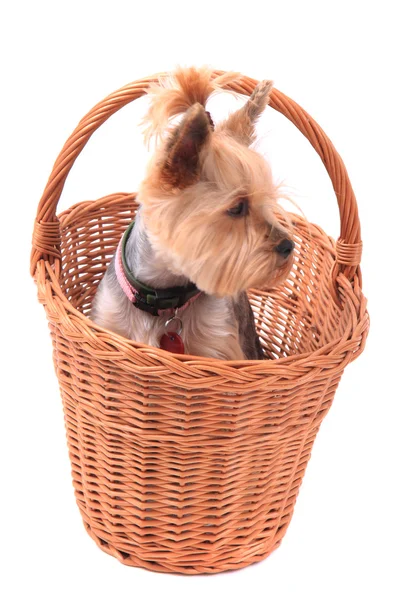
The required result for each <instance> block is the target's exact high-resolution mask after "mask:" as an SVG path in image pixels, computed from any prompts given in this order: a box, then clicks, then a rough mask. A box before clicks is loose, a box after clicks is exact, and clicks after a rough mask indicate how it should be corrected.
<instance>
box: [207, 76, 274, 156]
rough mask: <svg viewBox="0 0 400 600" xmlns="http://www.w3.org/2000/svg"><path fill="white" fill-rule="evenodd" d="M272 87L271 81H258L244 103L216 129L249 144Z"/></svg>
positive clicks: (253, 139) (252, 139) (253, 136)
mask: <svg viewBox="0 0 400 600" xmlns="http://www.w3.org/2000/svg"><path fill="white" fill-rule="evenodd" d="M272 87H273V82H272V81H260V83H259V84H258V85H257V86H256V87H255V88H254V91H253V93H252V94H251V96H250V98H249V99H248V101H247V102H246V104H245V105H244V106H242V108H239V110H237V111H236V112H234V113H232V114H231V115H230V116H229V117H228V119H227V120H226V121H224V122H223V123H221V124H220V125H219V126H218V129H219V130H223V131H228V132H229V133H231V134H232V135H233V136H234V137H235V138H236V139H237V140H239V141H240V142H241V143H242V144H245V145H246V146H249V145H250V144H251V143H252V142H254V141H255V124H256V122H257V119H258V118H259V116H260V115H261V113H262V112H263V110H264V109H265V107H266V106H267V104H268V101H269V96H270V93H271V90H272Z"/></svg>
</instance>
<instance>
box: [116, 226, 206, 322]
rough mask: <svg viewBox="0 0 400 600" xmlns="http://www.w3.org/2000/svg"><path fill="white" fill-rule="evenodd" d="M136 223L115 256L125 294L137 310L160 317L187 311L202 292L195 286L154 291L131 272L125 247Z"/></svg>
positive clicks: (127, 233) (119, 279)
mask: <svg viewBox="0 0 400 600" xmlns="http://www.w3.org/2000/svg"><path fill="white" fill-rule="evenodd" d="M134 223H135V222H134V221H133V222H132V223H131V225H130V226H129V227H128V229H127V230H126V232H125V234H124V235H123V236H122V238H121V240H120V242H119V244H118V248H117V252H116V255H115V272H116V275H117V280H118V283H119V285H120V286H121V288H122V290H123V292H124V294H125V295H126V296H127V298H129V300H130V302H132V304H134V305H135V306H136V307H137V308H139V309H141V310H143V311H145V312H147V313H149V314H151V315H153V316H159V317H169V316H172V315H176V314H177V313H179V312H181V311H183V310H185V308H187V307H188V306H189V304H192V302H194V301H195V300H196V299H197V298H198V297H199V296H201V294H202V292H201V291H200V290H198V289H197V288H196V286H195V285H194V284H190V285H189V286H187V287H175V288H167V289H152V288H149V287H147V286H145V285H144V284H142V283H141V282H139V281H138V280H137V279H135V278H134V276H133V274H132V273H131V272H130V271H129V269H128V266H127V264H126V260H125V246H126V241H127V239H128V237H129V234H130V232H131V230H132V228H133V226H134Z"/></svg>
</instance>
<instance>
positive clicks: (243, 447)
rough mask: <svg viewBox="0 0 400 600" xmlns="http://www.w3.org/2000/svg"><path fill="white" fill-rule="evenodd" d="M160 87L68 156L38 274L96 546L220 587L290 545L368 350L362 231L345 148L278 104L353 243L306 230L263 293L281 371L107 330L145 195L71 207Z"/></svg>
mask: <svg viewBox="0 0 400 600" xmlns="http://www.w3.org/2000/svg"><path fill="white" fill-rule="evenodd" d="M217 74H221V71H215V75H217ZM155 80H157V76H153V77H149V78H148V79H144V80H141V81H136V82H134V83H132V84H129V85H127V86H126V87H124V88H122V89H121V90H118V91H117V92H115V93H114V94H112V95H111V96H109V97H108V98H106V99H105V100H104V101H103V102H101V103H99V104H98V105H97V106H96V107H94V109H93V110H92V111H90V113H89V114H88V115H87V116H86V117H85V118H84V119H83V120H82V121H81V122H80V124H79V125H78V127H77V129H76V130H75V131H74V133H73V134H72V135H71V137H70V138H69V140H68V141H67V143H66V144H65V146H64V148H63V150H62V152H61V154H60V156H59V158H58V159H57V161H56V163H55V166H54V169H53V172H52V174H51V176H50V179H49V182H48V184H47V187H46V189H45V192H44V194H43V197H42V199H41V201H40V204H39V208H38V213H37V219H36V222H35V230H34V237H33V250H32V255H31V272H32V275H33V276H34V277H35V280H36V283H37V287H38V295H39V299H40V302H42V303H43V305H44V307H45V309H46V313H47V318H48V321H49V326H50V331H51V336H52V340H53V348H54V354H53V356H54V364H55V369H56V373H57V377H58V379H59V384H60V390H61V396H62V400H63V406H64V413H65V423H66V430H67V440H68V448H69V456H70V459H71V465H72V477H73V485H74V488H75V496H76V500H77V503H78V506H79V509H80V512H81V515H82V518H83V521H84V524H85V527H86V529H87V531H88V533H89V534H90V535H91V537H92V538H93V539H94V540H95V541H96V543H97V544H98V545H99V546H100V547H101V549H102V550H104V551H105V552H107V553H109V554H112V555H113V556H115V557H116V558H118V560H120V561H121V562H122V563H124V564H126V565H131V566H139V567H145V568H147V569H151V570H154V571H164V572H173V573H187V574H198V573H217V572H220V571H226V570H230V569H238V568H241V567H244V566H247V565H249V564H251V563H254V562H257V561H260V560H262V559H263V558H265V557H266V556H267V555H268V554H270V553H271V552H272V551H273V550H274V549H275V548H276V547H277V546H278V545H279V544H280V541H281V540H282V537H283V536H284V534H285V531H286V529H287V527H288V525H289V522H290V519H291V517H292V513H293V509H294V505H295V501H296V497H297V494H298V491H299V487H300V485H301V481H302V478H303V475H304V472H305V469H306V466H307V462H308V459H309V457H310V453H311V449H312V445H313V442H314V439H315V436H316V433H317V431H318V429H319V426H320V424H321V421H322V419H323V418H324V416H325V415H326V413H327V411H328V410H329V407H330V405H331V403H332V400H333V397H334V393H335V391H336V387H337V385H338V383H339V380H340V377H341V375H342V373H343V369H344V367H345V366H346V365H347V364H348V363H349V362H351V361H352V360H354V359H355V358H356V357H357V356H358V355H359V354H360V353H361V352H362V350H363V348H364V344H365V340H366V337H367V332H368V324H369V320H368V314H367V311H366V300H365V298H364V296H363V294H362V290H361V275H360V268H359V262H360V259H361V237H360V224H359V219H358V213H357V204H356V200H355V197H354V194H353V191H352V188H351V185H350V182H349V180H348V176H347V172H346V169H345V167H344V165H343V162H342V161H341V159H340V157H339V155H338V154H337V152H336V150H335V149H334V147H333V146H332V143H331V142H330V141H329V139H328V138H327V137H326V135H325V134H324V132H323V131H322V130H321V128H320V127H319V126H318V125H317V124H316V123H315V121H313V119H312V118H311V117H310V116H309V115H307V113H306V112H305V111H304V110H303V109H301V108H300V107H299V106H298V105H297V104H296V103H295V102H293V101H292V100H290V99H289V98H288V97H286V96H285V95H284V94H282V93H281V92H279V91H278V90H274V91H273V93H272V96H271V102H270V104H271V106H272V107H273V108H275V109H276V110H278V111H280V112H281V113H283V114H284V115H285V116H286V117H288V118H289V119H290V120H291V121H292V122H293V123H294V124H295V125H296V127H298V129H300V131H302V133H303V134H304V135H305V136H306V137H307V138H308V139H309V141H310V143H311V144H312V145H313V147H314V148H315V150H316V151H317V152H318V154H319V155H320V156H321V159H322V160H323V163H324V165H325V167H326V169H327V171H328V173H329V175H330V177H331V179H332V183H333V187H334V190H335V192H336V195H337V198H338V205H339V210H340V216H341V234H340V238H339V240H338V242H336V243H335V242H334V241H333V240H332V239H331V238H329V237H328V236H327V235H326V234H325V233H324V231H323V230H322V229H321V228H320V227H318V226H316V225H312V224H309V223H306V222H305V221H304V220H303V219H302V218H301V217H299V216H294V215H293V221H294V225H295V242H296V249H295V261H294V265H293V269H292V272H291V274H290V276H289V277H288V279H287V281H286V282H285V283H284V284H283V285H282V286H281V287H279V288H277V289H275V290H273V291H272V292H268V293H265V292H261V291H258V290H251V291H250V292H249V298H250V302H251V305H252V308H253V311H254V317H255V322H256V327H257V331H258V334H259V336H260V340H261V343H262V345H263V348H264V351H265V355H266V357H267V358H268V359H271V360H265V361H237V362H231V361H220V360H216V359H206V358H201V357H195V356H185V355H173V354H169V353H166V352H164V351H162V350H159V349H156V348H152V347H149V346H145V345H142V344H137V343H135V342H132V341H130V340H127V339H125V338H122V337H120V336H118V335H116V334H113V333H111V332H109V331H106V330H104V329H102V328H100V327H98V326H96V325H95V324H94V323H92V322H91V321H90V319H89V315H90V307H91V302H92V299H93V297H94V294H95V291H96V288H97V285H98V284H99V282H100V280H101V278H102V276H103V274H104V272H105V270H106V268H107V265H108V263H109V262H110V260H111V258H112V256H113V253H114V251H115V249H116V246H117V244H118V241H119V239H120V237H121V236H122V234H123V232H124V231H125V229H126V228H127V226H128V224H129V223H130V222H131V220H132V218H133V217H134V214H135V211H136V208H137V206H136V204H135V195H134V194H124V193H120V194H114V195H111V196H107V197H105V198H102V199H100V200H97V201H90V202H81V203H79V204H77V205H75V206H74V207H72V208H71V209H69V210H67V211H65V212H64V213H62V214H61V215H59V216H56V209H57V203H58V200H59V197H60V195H61V192H62V189H63V186H64V182H65V179H66V177H67V175H68V173H69V171H70V169H71V167H72V165H73V163H74V161H75V159H76V157H77V156H78V155H79V153H80V152H81V150H82V148H83V147H84V146H85V144H86V142H87V141H88V139H89V138H90V136H91V135H92V133H93V132H94V131H95V130H96V129H97V128H98V127H99V126H100V125H101V124H102V123H103V122H104V121H105V120H106V119H107V118H108V117H110V116H111V115H112V114H113V113H115V112H116V111H117V110H118V109H119V108H121V107H122V106H124V105H125V104H127V103H128V102H131V101H132V100H135V99H136V98H138V97H140V96H142V95H143V94H145V93H146V89H147V87H148V85H149V83H150V82H152V81H155ZM256 84H257V82H256V81H255V80H253V79H249V78H243V80H242V81H240V82H239V83H235V84H230V85H229V86H227V87H228V88H229V89H232V90H234V91H236V92H238V93H241V94H245V95H249V94H251V92H252V90H253V89H254V87H255V85H256ZM60 518H61V515H60Z"/></svg>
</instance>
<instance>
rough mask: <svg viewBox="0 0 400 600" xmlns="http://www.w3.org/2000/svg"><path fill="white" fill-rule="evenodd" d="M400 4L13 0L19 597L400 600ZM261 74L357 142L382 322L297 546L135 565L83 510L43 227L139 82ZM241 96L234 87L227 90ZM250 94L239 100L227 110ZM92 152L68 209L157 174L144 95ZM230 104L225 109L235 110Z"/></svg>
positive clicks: (281, 135) (12, 589)
mask: <svg viewBox="0 0 400 600" xmlns="http://www.w3.org/2000/svg"><path fill="white" fill-rule="evenodd" d="M395 8H396V2H394V0H393V1H385V0H381V1H380V2H370V1H368V0H365V1H364V2H361V1H351V0H347V1H346V2H342V1H341V0H337V1H336V2H322V1H320V2H310V1H305V0H302V1H298V2H293V3H290V2H263V3H262V2H255V1H253V0H247V1H245V2H242V3H239V2H235V1H234V0H231V1H230V2H217V1H216V0H215V1H214V2H212V3H211V2H205V1H203V2H196V3H190V2H174V1H173V0H171V1H169V2H160V3H157V2H155V1H154V2H145V1H144V0H143V1H142V2H126V3H124V2H118V1H114V2H107V3H105V2H101V1H98V2H96V3H95V2H93V3H92V2H85V1H81V2H74V1H70V2H63V3H61V2H57V1H53V2H43V1H40V0H36V1H35V2H28V1H26V2H11V1H9V2H8V3H7V4H6V3H5V4H4V5H3V8H2V14H1V15H0V28H1V31H0V44H1V64H2V68H1V83H2V85H1V87H2V92H1V99H0V102H1V117H0V118H1V138H0V143H1V153H2V156H1V163H0V164H1V177H0V186H1V202H2V208H1V222H2V227H1V235H0V243H1V262H2V268H1V273H2V277H1V296H0V302H1V309H2V310H1V322H2V328H1V331H2V350H3V352H2V354H3V358H2V360H1V367H2V375H1V384H0V385H1V415H0V418H1V438H0V439H1V490H2V491H1V497H0V501H1V555H2V556H1V559H0V560H1V562H0V571H1V573H2V575H1V580H0V585H1V587H3V588H4V591H3V593H2V594H1V595H2V598H5V599H7V600H8V599H15V598H16V599H25V598H27V599H28V598H29V599H31V598H33V599H36V598H40V599H41V600H48V599H61V600H63V599H64V598H74V599H76V600H84V599H87V598H96V600H103V599H104V600H105V599H107V600H108V599H109V598H127V599H128V598H129V599H130V598H132V599H133V598H138V597H143V598H149V599H159V598H160V599H161V598H166V599H169V598H171V599H174V600H180V599H181V598H185V599H186V598H190V599H197V598H204V597H206V598H209V599H211V600H213V599H217V598H218V599H219V598H221V597H227V598H233V599H236V598H238V599H239V598H243V597H249V598H268V599H273V600H280V599H285V600H286V599H292V598H296V599H300V600H302V599H307V600H314V599H315V600H317V599H318V600H320V599H324V600H326V599H331V598H332V599H333V598H335V599H337V598H340V599H344V600H347V599H349V600H350V599H352V600H353V599H358V598H360V599H364V598H377V599H379V600H381V599H383V600H386V599H388V600H391V599H398V598H399V597H400V584H399V558H400V556H399V535H400V527H399V510H400V503H399V492H398V489H399V478H398V472H399V467H398V463H399V446H398V439H399V433H398V429H399V425H398V423H399V409H398V402H399V400H400V397H399V396H400V394H399V376H398V374H399V372H400V366H399V364H398V363H399V338H400V330H399V310H398V308H399V289H398V279H399V278H398V269H399V244H398V231H399V223H398V221H399V184H398V180H399V177H398V171H399V163H400V153H399V134H400V131H399V118H398V114H399V99H400V98H399V84H398V77H399V67H398V63H399V57H400V47H399V43H398V36H399V33H398V23H399V21H398V17H396V16H395ZM179 63H181V64H186V65H190V64H196V65H202V64H210V65H211V66H213V67H215V68H220V69H226V70H229V69H234V70H239V71H242V72H243V73H245V74H246V75H249V76H252V77H255V78H258V79H262V78H271V79H274V81H275V84H276V87H277V88H278V89H281V90H282V91H284V92H285V93H286V94H288V95H289V96H291V97H292V98H294V99H295V100H296V101H297V102H298V103H299V104H300V105H302V106H303V107H304V108H305V109H306V110H307V111H308V112H309V113H310V114H311V115H312V116H313V117H314V118H315V119H316V120H317V121H318V122H319V123H320V125H321V126H322V127H323V128H324V129H325V131H326V132H327V134H328V135H329V136H330V137H331V139H332V141H333V142H334V144H335V145H336V147H337V149H338V150H339V152H340V153H341V155H342V157H343V159H344V162H345V164H346V166H347V168H348V171H349V174H350V177H351V180H352V183H353V186H354V189H355V192H356V196H357V198H358V203H359V210H360V217H361V222H362V232H363V240H364V244H365V250H364V255H363V262H362V265H363V274H364V291H365V294H366V296H367V297H368V299H369V310H370V314H371V333H370V336H369V339H368V343H367V347H366V350H365V352H364V354H363V355H362V356H361V357H360V358H359V359H358V361H356V362H355V363H353V364H352V365H350V366H349V367H348V368H347V369H346V372H345V375H344V377H343V380H342V383H341V385H340V387H339V390H338V392H337V395H336V398H335V401H334V403H333V406H332V409H331V411H330V413H329V414H328V416H327V417H326V419H325V421H324V423H323V425H322V427H321V430H320V433H319V435H318V438H317V441H316V443H315V446H314V450H313V455H312V458H311V461H310V463H309V466H308V469H307V473H306V476H305V479H304V483H303V485H302V488H301V491H300V495H299V498H298V502H297V505H296V508H295V513H294V517H293V520H292V523H291V525H290V527H289V530H288V532H287V534H286V536H285V538H284V540H283V543H282V545H281V547H280V548H279V549H278V550H277V551H276V552H275V553H274V554H273V555H272V556H271V557H269V558H268V559H266V560H265V561H263V562H262V563H260V564H258V565H256V566H253V567H249V568H247V569H244V570H242V571H238V572H233V573H229V574H222V575H215V576H206V577H204V576H203V577H201V576H198V577H181V576H174V575H160V574H155V573H150V572H147V571H144V570H142V569H133V568H128V567H124V566H122V565H121V564H119V562H118V561H117V560H116V559H114V558H112V557H110V556H108V555H106V554H104V553H102V552H101V551H100V550H99V549H98V548H97V546H96V545H95V544H94V542H93V541H92V540H91V539H90V538H89V537H88V536H87V534H86V533H85V531H84V528H83V525H82V522H81V518H80V515H79V513H78V509H77V507H76V505H75V501H74V497H73V492H72V485H71V478H70V465H69V461H68V457H67V450H66V443H65V433H64V424H63V415H62V408H61V400H60V398H59V393H58V384H57V381H56V378H55V375H54V373H53V367H52V357H51V344H50V338H49V335H48V331H47V325H46V320H45V314H44V311H43V309H42V307H41V306H40V305H39V304H38V303H37V301H36V289H35V286H34V284H33V282H32V280H31V279H30V277H29V273H28V263H29V252H30V240H31V231H32V226H33V221H34V216H35V211H36V207H37V203H38V201H39V199H40V196H41V192H42V190H43V188H44V185H45V183H46V180H47V177H48V176H49V174H50V171H51V167H52V164H53V162H54V160H55V158H56V156H57V154H58V152H59V151H60V149H61V147H62V145H63V143H64V141H65V140H66V139H67V137H68V135H69V134H70V133H71V131H72V130H73V128H74V127H75V125H76V124H77V122H78V120H79V119H80V118H81V117H82V116H83V115H84V114H85V113H86V112H87V111H88V110H89V109H90V108H91V107H92V106H93V105H94V104H96V103H97V102H98V101H99V100H101V99H102V98H103V97H104V96H106V95H107V94H109V93H110V92H112V91H114V90H115V89H117V88H119V87H121V86H122V85H124V84H126V83H128V82H129V81H132V80H134V79H138V78H140V77H143V76H145V75H150V74H153V73H155V72H158V71H163V70H168V69H171V68H173V67H174V66H175V65H177V64H179ZM224 98H225V96H224ZM231 104H232V100H230V99H229V98H226V105H225V106H226V110H228V109H229V108H230V106H231ZM135 105H137V106H131V107H128V108H126V109H124V110H123V111H121V112H120V113H119V114H118V115H117V116H115V117H113V118H112V119H111V120H110V121H109V122H108V123H107V124H106V125H105V126H104V127H103V128H102V130H101V131H100V132H99V133H98V134H96V135H95V136H94V137H93V138H92V140H91V141H90V143H89V144H88V147H87V150H85V152H84V153H83V155H82V157H81V158H80V159H79V160H78V162H77V164H76V167H74V169H73V172H72V173H71V177H70V180H69V182H68V185H67V186H66V189H65V194H64V195H63V197H62V199H61V203H60V206H61V208H66V207H67V206H69V205H70V204H72V203H75V202H78V201H80V200H86V199H91V198H98V197H100V196H102V195H105V194H107V193H111V192H114V191H131V190H134V189H135V188H136V186H137V183H138V181H140V177H141V173H142V171H143V166H144V164H145V161H146V152H145V150H144V147H143V145H142V138H141V135H140V133H139V130H138V127H137V124H138V121H139V119H140V117H141V116H142V114H143V110H144V107H145V105H144V103H143V101H138V102H137V103H135ZM217 108H218V110H219V109H220V105H219V104H218V107H217ZM260 135H261V137H262V148H264V149H265V152H266V154H267V156H268V157H269V158H270V159H271V162H272V166H273V169H274V173H275V175H276V177H277V178H282V179H284V180H285V182H286V184H287V186H288V188H290V189H291V191H292V194H293V197H294V198H295V199H296V201H297V202H298V203H299V204H300V206H301V208H302V210H303V211H304V213H305V214H306V216H307V218H308V219H309V220H311V221H313V222H317V223H319V224H320V225H321V226H322V227H323V228H324V229H325V230H326V231H327V232H328V233H329V234H331V235H333V236H334V237H337V235H338V232H339V221H338V214H337V208H336V205H335V197H334V195H333V192H332V188H331V186H330V182H329V179H328V177H327V176H326V174H325V172H324V169H323V166H322V164H321V163H320V162H319V159H318V158H317V157H316V156H315V155H314V153H313V151H312V149H311V148H310V146H309V145H308V143H307V142H306V141H304V140H303V139H302V138H301V136H300V134H298V133H297V132H296V131H294V129H293V127H292V126H291V125H290V124H288V123H286V122H285V121H284V119H283V118H282V117H280V116H279V115H275V114H274V113H273V111H272V110H271V109H268V110H267V112H266V115H265V117H264V118H263V119H262V122H261V123H260Z"/></svg>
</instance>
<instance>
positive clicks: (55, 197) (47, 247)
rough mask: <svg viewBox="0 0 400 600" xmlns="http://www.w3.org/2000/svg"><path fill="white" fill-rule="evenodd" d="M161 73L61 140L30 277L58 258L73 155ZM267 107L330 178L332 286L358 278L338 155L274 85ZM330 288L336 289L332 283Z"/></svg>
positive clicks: (354, 225) (103, 106) (250, 85)
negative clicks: (335, 221) (334, 232)
mask: <svg viewBox="0 0 400 600" xmlns="http://www.w3.org/2000/svg"><path fill="white" fill-rule="evenodd" d="M223 73H224V71H214V76H218V75H222V74H223ZM160 75H161V76H162V75H163V74H159V75H154V76H151V77H147V78H144V79H141V80H138V81H134V82H133V83H130V84H128V85H126V86H125V87H123V88H121V89H119V90H117V91H116V92H114V93H113V94H111V95H110V96H108V97H107V98H105V99H104V100H103V101H102V102H100V103H99V104H97V105H96V106H95V107H94V108H92V110H91V111H90V112H89V113H88V114H87V115H86V116H85V117H84V118H83V119H82V120H81V121H80V122H79V124H78V126H77V127H76V129H75V131H74V132H73V133H72V135H71V136H70V137H69V139H68V140H67V142H66V143H65V145H64V147H63V149H62V150H61V152H60V154H59V156H58V158H57V160H56V162H55V164H54V167H53V170H52V172H51V175H50V178H49V180H48V182H47V185H46V187H45V190H44V192H43V196H42V198H41V200H40V202H39V206H38V210H37V215H36V220H35V226H34V232H33V240H32V253H31V275H32V276H34V275H35V272H36V266H37V263H38V261H39V260H46V261H49V262H50V263H54V262H55V261H56V260H59V261H60V260H61V251H60V244H61V234H60V225H59V221H58V219H57V216H56V209H57V204H58V201H59V199H60V196H61V192H62V190H63V187H64V183H65V180H66V178H67V176H68V173H69V172H70V170H71V168H72V166H73V164H74V162H75V160H76V158H77V157H78V156H79V154H80V152H81V151H82V149H83V148H84V146H85V145H86V143H87V141H88V140H89V138H90V137H91V135H92V134H93V133H94V132H95V131H96V129H98V128H99V127H100V125H102V124H103V123H104V122H105V121H106V120H107V119H108V118H109V117H111V115H113V114H114V113H115V112H117V111H118V110H119V109H120V108H122V107H123V106H125V105H126V104H129V103H130V102H132V101H133V100H136V99H137V98H140V96H143V95H144V94H145V93H146V90H147V88H148V86H149V84H150V83H152V82H154V81H157V80H158V78H159V77H160ZM257 83H258V82H257V80H255V79H251V78H249V77H242V78H241V79H240V80H239V81H237V82H234V83H230V84H228V85H227V86H226V89H229V90H231V91H234V92H237V93H239V94H244V95H250V94H251V93H252V91H253V89H254V88H255V86H256V85H257ZM270 106H271V107H272V108H274V109H275V110H277V111H278V112H280V113H282V114H283V115H284V116H285V117H287V118H288V119H289V120H290V121H291V122H292V123H293V124H294V125H295V126H296V127H297V128H298V129H299V130H300V131H301V133H302V134H303V135H304V136H305V137H306V138H307V139H308V141H309V142H310V144H311V145H312V146H313V148H314V149H315V150H316V152H317V153H318V155H319V156H320V158H321V160H322V162H323V164H324V166H325V168H326V170H327V172H328V175H329V177H330V178H331V181H332V185H333V189H334V191H335V194H336V198H337V201H338V205H339V213H340V237H339V239H338V241H337V243H336V252H337V255H336V261H335V264H334V268H333V271H332V282H333V284H336V280H337V277H338V275H339V274H340V273H343V274H344V275H345V276H346V277H347V279H349V280H350V281H352V280H353V278H354V276H355V275H356V274H357V275H358V276H359V277H361V273H360V269H359V265H360V260H361V252H362V242H361V230H360V221H359V217H358V209H357V201H356V198H355V195H354V192H353V189H352V187H351V183H350V180H349V176H348V174H347V171H346V168H345V166H344V163H343V161H342V159H341V158H340V156H339V154H338V153H337V151H336V150H335V148H334V146H333V144H332V142H331V141H330V139H329V138H328V137H327V135H326V134H325V133H324V131H323V130H322V129H321V127H320V126H319V125H318V124H317V123H316V122H315V121H314V119H313V118H312V117H311V116H310V115H308V114H307V113H306V111H305V110H303V109H302V108H301V107H300V106H299V105H298V104H296V102H294V101H293V100H291V99H290V98H288V97H287V96H285V94H283V93H282V92H280V91H278V90H277V89H273V90H272V94H271V98H270ZM334 289H335V290H336V285H334Z"/></svg>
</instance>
